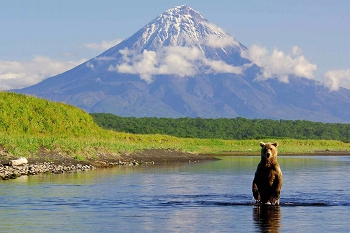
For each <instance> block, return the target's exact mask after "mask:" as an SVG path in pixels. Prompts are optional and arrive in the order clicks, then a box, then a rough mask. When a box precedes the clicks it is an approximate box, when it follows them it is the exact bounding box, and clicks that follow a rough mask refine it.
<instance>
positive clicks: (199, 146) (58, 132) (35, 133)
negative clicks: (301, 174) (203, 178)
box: [0, 92, 350, 160]
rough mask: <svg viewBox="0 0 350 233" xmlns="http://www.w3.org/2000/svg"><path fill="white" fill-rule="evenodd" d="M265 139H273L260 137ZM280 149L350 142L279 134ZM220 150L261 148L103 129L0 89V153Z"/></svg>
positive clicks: (68, 110)
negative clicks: (281, 135) (284, 136)
mask: <svg viewBox="0 0 350 233" xmlns="http://www.w3.org/2000/svg"><path fill="white" fill-rule="evenodd" d="M264 141H275V139H270V140H268V139H265V140H264ZM278 141H279V143H280V146H279V151H280V153H294V154H300V153H313V152H314V151H324V152H330V151H350V143H344V142H340V141H331V140H295V139H281V140H278ZM164 148H171V149H178V150H180V151H186V152H194V153H205V154H222V153H232V152H242V153H255V152H258V151H260V146H259V140H221V139H193V138H177V137H173V136H167V135H141V134H130V133H118V132H114V131H109V130H103V129H101V128H100V127H99V126H97V125H96V124H95V122H94V120H93V118H92V117H91V116H90V115H89V114H87V113H86V112H84V111H82V110H80V109H79V108H76V107H73V106H70V105H67V104H63V103H54V102H50V101H47V100H42V99H38V98H35V97H31V96H26V95H21V94H14V93H6V92H2V93H0V156H2V157H4V156H5V155H8V156H7V157H20V156H24V157H28V158H29V157H36V158H38V157H40V156H42V155H43V154H50V153H52V154H58V155H61V156H63V157H67V158H74V159H77V160H90V159H98V158H99V157H101V156H102V157H104V158H109V157H113V158H115V157H116V156H118V155H120V154H122V153H130V152H133V151H134V150H140V149H141V150H142V149H164Z"/></svg>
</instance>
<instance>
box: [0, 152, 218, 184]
mask: <svg viewBox="0 0 350 233" xmlns="http://www.w3.org/2000/svg"><path fill="white" fill-rule="evenodd" d="M0 156H1V160H0V179H3V180H8V179H15V178H18V177H20V176H23V175H37V174H44V173H54V174H60V173H64V172H77V171H87V170H93V169H96V168H108V167H114V166H137V165H156V164H165V163H191V162H203V161H214V160H217V158H216V157H215V156H213V155H202V154H194V153H187V152H181V151H179V150H172V149H148V150H137V151H135V152H133V153H124V154H122V155H119V156H118V155H101V154H100V155H99V156H97V157H96V158H95V159H91V160H89V161H79V160H76V159H71V158H69V157H66V156H63V155H62V154H59V153H53V152H46V153H45V151H41V152H40V157H39V158H38V157H35V158H28V163H25V164H22V165H19V166H12V165H10V161H11V159H14V158H13V157H12V156H8V155H7V154H3V153H2V154H1V155H0Z"/></svg>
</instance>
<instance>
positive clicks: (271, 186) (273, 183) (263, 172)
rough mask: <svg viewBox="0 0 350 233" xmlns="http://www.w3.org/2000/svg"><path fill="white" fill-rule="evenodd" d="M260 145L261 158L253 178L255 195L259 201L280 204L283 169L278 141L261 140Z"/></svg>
mask: <svg viewBox="0 0 350 233" xmlns="http://www.w3.org/2000/svg"><path fill="white" fill-rule="evenodd" d="M260 146H261V160H260V163H259V164H258V167H257V169H256V172H255V177H254V180H253V187H252V191H253V196H254V199H255V200H256V202H257V203H261V204H272V205H279V199H280V192H281V187H282V171H281V168H280V165H279V164H278V162H277V146H278V142H275V143H263V142H260Z"/></svg>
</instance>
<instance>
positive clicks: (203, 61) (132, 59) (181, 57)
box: [109, 46, 242, 83]
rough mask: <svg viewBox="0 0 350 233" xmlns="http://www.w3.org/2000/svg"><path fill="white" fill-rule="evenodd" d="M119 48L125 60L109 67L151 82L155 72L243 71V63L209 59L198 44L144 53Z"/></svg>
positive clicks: (167, 73) (194, 73) (184, 73)
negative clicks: (237, 65) (237, 63)
mask: <svg viewBox="0 0 350 233" xmlns="http://www.w3.org/2000/svg"><path fill="white" fill-rule="evenodd" d="M119 52H120V53H121V54H122V56H123V62H122V63H121V64H118V65H116V66H110V67H109V71H117V72H119V73H128V74H138V75H140V77H141V78H142V79H143V80H145V81H146V82H148V83H150V82H152V77H153V76H154V75H177V76H179V77H188V76H194V75H196V74H199V73H207V74H210V73H235V74H241V73H242V68H241V67H235V66H232V65H229V64H227V63H225V62H223V61H218V60H210V59H207V58H206V57H205V55H204V54H203V53H202V51H201V50H199V49H198V48H196V47H193V48H189V47H180V46H168V47H163V48H161V49H160V50H159V51H148V50H144V51H143V53H142V54H138V53H136V52H135V51H132V50H129V49H127V48H126V49H123V50H120V51H119Z"/></svg>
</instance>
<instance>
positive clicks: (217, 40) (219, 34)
mask: <svg viewBox="0 0 350 233" xmlns="http://www.w3.org/2000/svg"><path fill="white" fill-rule="evenodd" d="M134 37H137V38H134ZM131 38H134V39H137V42H136V43H135V44H134V46H133V48H134V49H136V50H139V51H140V52H141V51H143V50H145V49H147V50H148V51H150V50H151V51H157V50H159V48H161V47H163V46H182V47H198V48H199V49H200V50H202V51H203V52H204V51H205V50H207V49H206V48H205V46H210V47H214V48H224V47H226V46H234V47H241V45H240V44H239V42H238V41H236V40H235V39H234V38H233V37H232V36H230V35H228V34H227V33H225V31H224V30H222V29H221V28H219V27H217V26H216V25H214V24H212V23H210V22H209V21H208V20H206V19H205V18H204V17H203V16H202V15H201V14H199V12H197V11H195V10H193V9H192V8H190V7H188V6H186V5H182V6H177V7H174V8H171V9H169V10H167V11H165V12H164V13H162V14H160V15H159V16H158V17H156V18H155V19H154V20H152V21H151V22H150V23H148V24H147V25H145V26H144V27H143V28H142V29H141V30H140V31H138V32H137V33H136V34H135V35H134V36H132V37H131ZM131 38H129V39H131ZM243 47H244V46H243Z"/></svg>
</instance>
